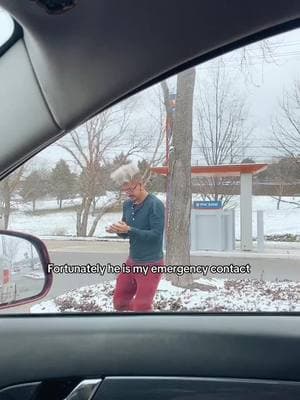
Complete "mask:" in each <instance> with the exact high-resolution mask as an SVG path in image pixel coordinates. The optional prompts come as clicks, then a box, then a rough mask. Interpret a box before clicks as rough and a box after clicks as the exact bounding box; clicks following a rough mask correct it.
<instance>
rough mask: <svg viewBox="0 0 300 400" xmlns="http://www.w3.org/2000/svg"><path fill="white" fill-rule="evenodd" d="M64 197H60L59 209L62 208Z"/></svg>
mask: <svg viewBox="0 0 300 400" xmlns="http://www.w3.org/2000/svg"><path fill="white" fill-rule="evenodd" d="M62 202H63V201H62V199H59V209H60V210H61V209H62Z"/></svg>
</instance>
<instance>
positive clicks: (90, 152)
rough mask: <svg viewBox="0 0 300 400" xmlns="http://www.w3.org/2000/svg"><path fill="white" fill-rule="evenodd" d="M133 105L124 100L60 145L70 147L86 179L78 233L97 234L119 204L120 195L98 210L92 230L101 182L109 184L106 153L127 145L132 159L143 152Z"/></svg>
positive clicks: (87, 123)
mask: <svg viewBox="0 0 300 400" xmlns="http://www.w3.org/2000/svg"><path fill="white" fill-rule="evenodd" d="M131 112H132V105H131V104H130V103H129V102H125V103H124V102H123V103H122V104H121V105H120V106H116V107H112V108H110V109H108V110H107V111H104V112H102V113H100V114H99V115H97V116H96V117H94V118H92V119H90V120H89V121H87V122H85V123H84V124H83V125H82V126H81V127H80V128H78V129H76V130H74V131H73V132H72V133H71V134H70V135H68V137H67V138H66V139H63V140H61V142H60V143H58V145H59V146H60V147H61V148H63V149H64V150H66V151H67V152H68V153H69V154H70V155H71V156H72V158H73V160H74V161H75V164H76V166H77V169H78V168H79V170H80V171H81V178H82V182H83V186H84V187H83V189H82V193H81V196H82V199H81V203H80V205H79V206H78V207H77V211H76V215H77V221H76V231H77V235H78V236H93V235H94V233H95V230H96V227H97V224H98V222H99V221H100V219H101V217H102V216H103V214H104V213H105V212H106V211H107V209H108V208H110V207H112V206H113V205H116V204H117V203H118V202H119V201H120V198H116V199H114V200H111V199H110V200H108V201H107V202H105V203H104V204H102V205H101V207H100V208H98V209H97V212H96V214H95V218H94V220H93V222H92V224H91V227H90V229H89V230H88V221H89V214H90V211H91V207H92V204H93V202H94V200H95V198H96V195H97V190H98V188H99V182H100V183H101V184H102V185H103V188H105V186H106V175H105V174H103V167H104V166H105V165H106V153H107V152H111V151H115V149H116V148H117V147H120V146H121V147H122V146H123V147H124V149H127V150H125V153H124V157H125V158H128V157H129V156H130V155H132V154H134V153H135V152H138V151H140V148H141V145H142V139H141V138H139V137H138V136H137V134H136V131H134V130H132V128H131V126H130V117H131Z"/></svg>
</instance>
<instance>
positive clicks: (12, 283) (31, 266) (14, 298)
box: [0, 230, 53, 310]
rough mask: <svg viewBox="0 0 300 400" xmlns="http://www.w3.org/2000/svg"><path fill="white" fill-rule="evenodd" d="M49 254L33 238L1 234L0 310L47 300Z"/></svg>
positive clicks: (7, 232) (50, 277)
mask: <svg viewBox="0 0 300 400" xmlns="http://www.w3.org/2000/svg"><path fill="white" fill-rule="evenodd" d="M49 263H50V259H49V254H48V251H47V248H46V246H45V245H44V243H43V242H42V241H41V240H40V239H38V238H36V237H35V236H32V235H27V234H24V233H20V232H13V231H6V230H0V310H1V309H3V308H8V307H14V306H18V305H21V304H25V303H29V302H33V301H36V300H39V299H41V298H42V297H44V296H45V295H46V294H47V293H48V292H49V290H50V288H51V285H52V279H53V276H52V273H50V272H48V264H49Z"/></svg>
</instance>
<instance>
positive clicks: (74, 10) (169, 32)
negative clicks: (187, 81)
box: [0, 0, 300, 400]
mask: <svg viewBox="0 0 300 400" xmlns="http://www.w3.org/2000/svg"><path fill="white" fill-rule="evenodd" d="M0 7H1V8H3V9H4V10H5V11H7V12H8V13H9V14H10V16H11V17H12V18H13V20H14V31H13V33H12V36H11V37H10V38H9V40H8V41H6V42H5V43H4V45H2V46H1V47H0V104H1V107H0V135H1V147H0V178H1V179H4V178H6V177H8V176H9V175H10V174H11V173H12V172H13V171H15V170H16V169H17V168H18V167H20V166H21V165H22V164H24V163H25V162H26V161H28V160H30V159H31V158H32V157H33V156H34V155H36V154H38V153H39V152H40V151H42V150H43V149H46V148H47V147H48V146H50V145H51V144H52V143H54V142H56V141H57V140H59V139H60V138H62V137H63V136H64V135H66V134H67V133H68V132H70V131H71V130H73V129H75V128H76V127H78V126H79V125H80V124H82V123H84V122H85V121H87V120H89V119H90V118H91V117H93V116H95V115H97V114H99V113H100V112H102V111H104V110H106V109H108V107H111V106H113V105H115V104H118V103H119V102H120V101H122V100H124V99H129V98H130V97H131V96H133V95H135V94H136V93H139V92H140V91H142V90H143V89H145V88H148V87H150V86H151V85H153V84H155V83H158V82H161V81H162V80H163V79H166V78H168V77H171V76H173V75H174V74H175V73H179V72H181V71H185V70H186V69H188V68H190V67H193V66H195V65H198V64H201V63H203V62H205V61H207V60H211V59H213V58H215V57H217V56H219V55H222V54H226V53H228V52H229V51H232V50H234V49H238V48H240V47H242V46H245V45H246V44H251V43H255V42H257V41H258V40H262V39H265V38H268V37H271V36H274V35H277V34H280V33H283V32H288V31H292V30H293V29H296V28H299V27H300V2H299V1H297V0H272V1H271V0H260V1H258V0H252V1H251V2H241V1H238V0H210V1H208V0H202V1H199V0H190V1H188V2H184V1H180V0H175V1H171V0H164V1H160V2H159V1H152V2H150V1H149V0H140V1H132V2H128V1H127V2H126V1H121V0H111V1H108V0H0ZM1 233H2V234H5V232H4V231H1ZM8 235H12V234H11V233H9V232H8ZM15 235H16V236H18V235H19V238H22V239H24V240H27V241H29V242H31V244H32V245H33V246H34V247H35V249H36V251H37V254H38V255H39V257H40V262H41V264H42V265H43V267H44V270H45V271H46V266H47V264H48V263H49V261H51V260H49V255H48V253H47V249H46V248H45V247H44V246H43V244H42V242H40V241H38V239H34V238H32V237H31V236H30V235H28V236H26V235H24V234H23V236H22V234H18V233H17V232H16V233H15ZM0 271H1V270H0ZM46 276H47V279H46V281H45V284H44V286H43V288H42V291H41V288H38V289H37V292H39V291H41V294H42V296H44V295H45V294H46V293H47V292H48V291H49V289H50V286H51V279H52V278H51V274H48V273H47V272H46ZM28 296H29V297H30V296H31V300H34V299H35V300H36V299H37V298H40V297H41V296H37V297H36V293H32V294H28ZM8 302H9V301H8ZM19 304H22V303H20V302H19ZM6 305H8V303H7V304H6ZM10 309H11V310H13V307H10V308H8V309H7V310H8V312H7V314H6V313H5V314H1V315H0V400H2V399H3V400H6V399H7V400H8V399H10V400H19V399H22V400H42V399H43V400H47V399H49V400H50V399H51V400H63V399H65V400H71V399H72V400H77V399H78V400H91V399H95V400H110V399H115V400H117V399H145V400H146V399H149V400H150V399H151V400H156V399H162V400H167V399H170V400H171V399H178V400H179V399H180V400H185V399H205V400H215V399H216V400H218V399H220V400H221V399H222V400H223V399H245V400H246V399H253V398H254V397H255V398H256V399H262V400H266V399H272V400H273V399H298V398H299V396H300V319H299V313H297V312H286V313H285V312H261V313H247V312H245V313H222V312H220V313H200V312H199V313H189V312H181V313H176V312H162V313H150V314H147V313H145V314H143V313H130V314H122V313H118V312H116V313H105V314H101V313H99V314H97V313H84V314H81V313H72V314H57V315H56V314H49V315H43V314H28V315H27V314H18V313H9V310H10Z"/></svg>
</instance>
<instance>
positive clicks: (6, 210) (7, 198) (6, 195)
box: [4, 179, 11, 229]
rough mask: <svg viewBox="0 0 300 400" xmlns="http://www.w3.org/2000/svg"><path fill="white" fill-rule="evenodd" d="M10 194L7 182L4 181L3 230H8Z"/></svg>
mask: <svg viewBox="0 0 300 400" xmlns="http://www.w3.org/2000/svg"><path fill="white" fill-rule="evenodd" d="M10 202H11V193H10V190H9V184H8V180H7V179H4V229H8V224H9V216H10Z"/></svg>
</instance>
